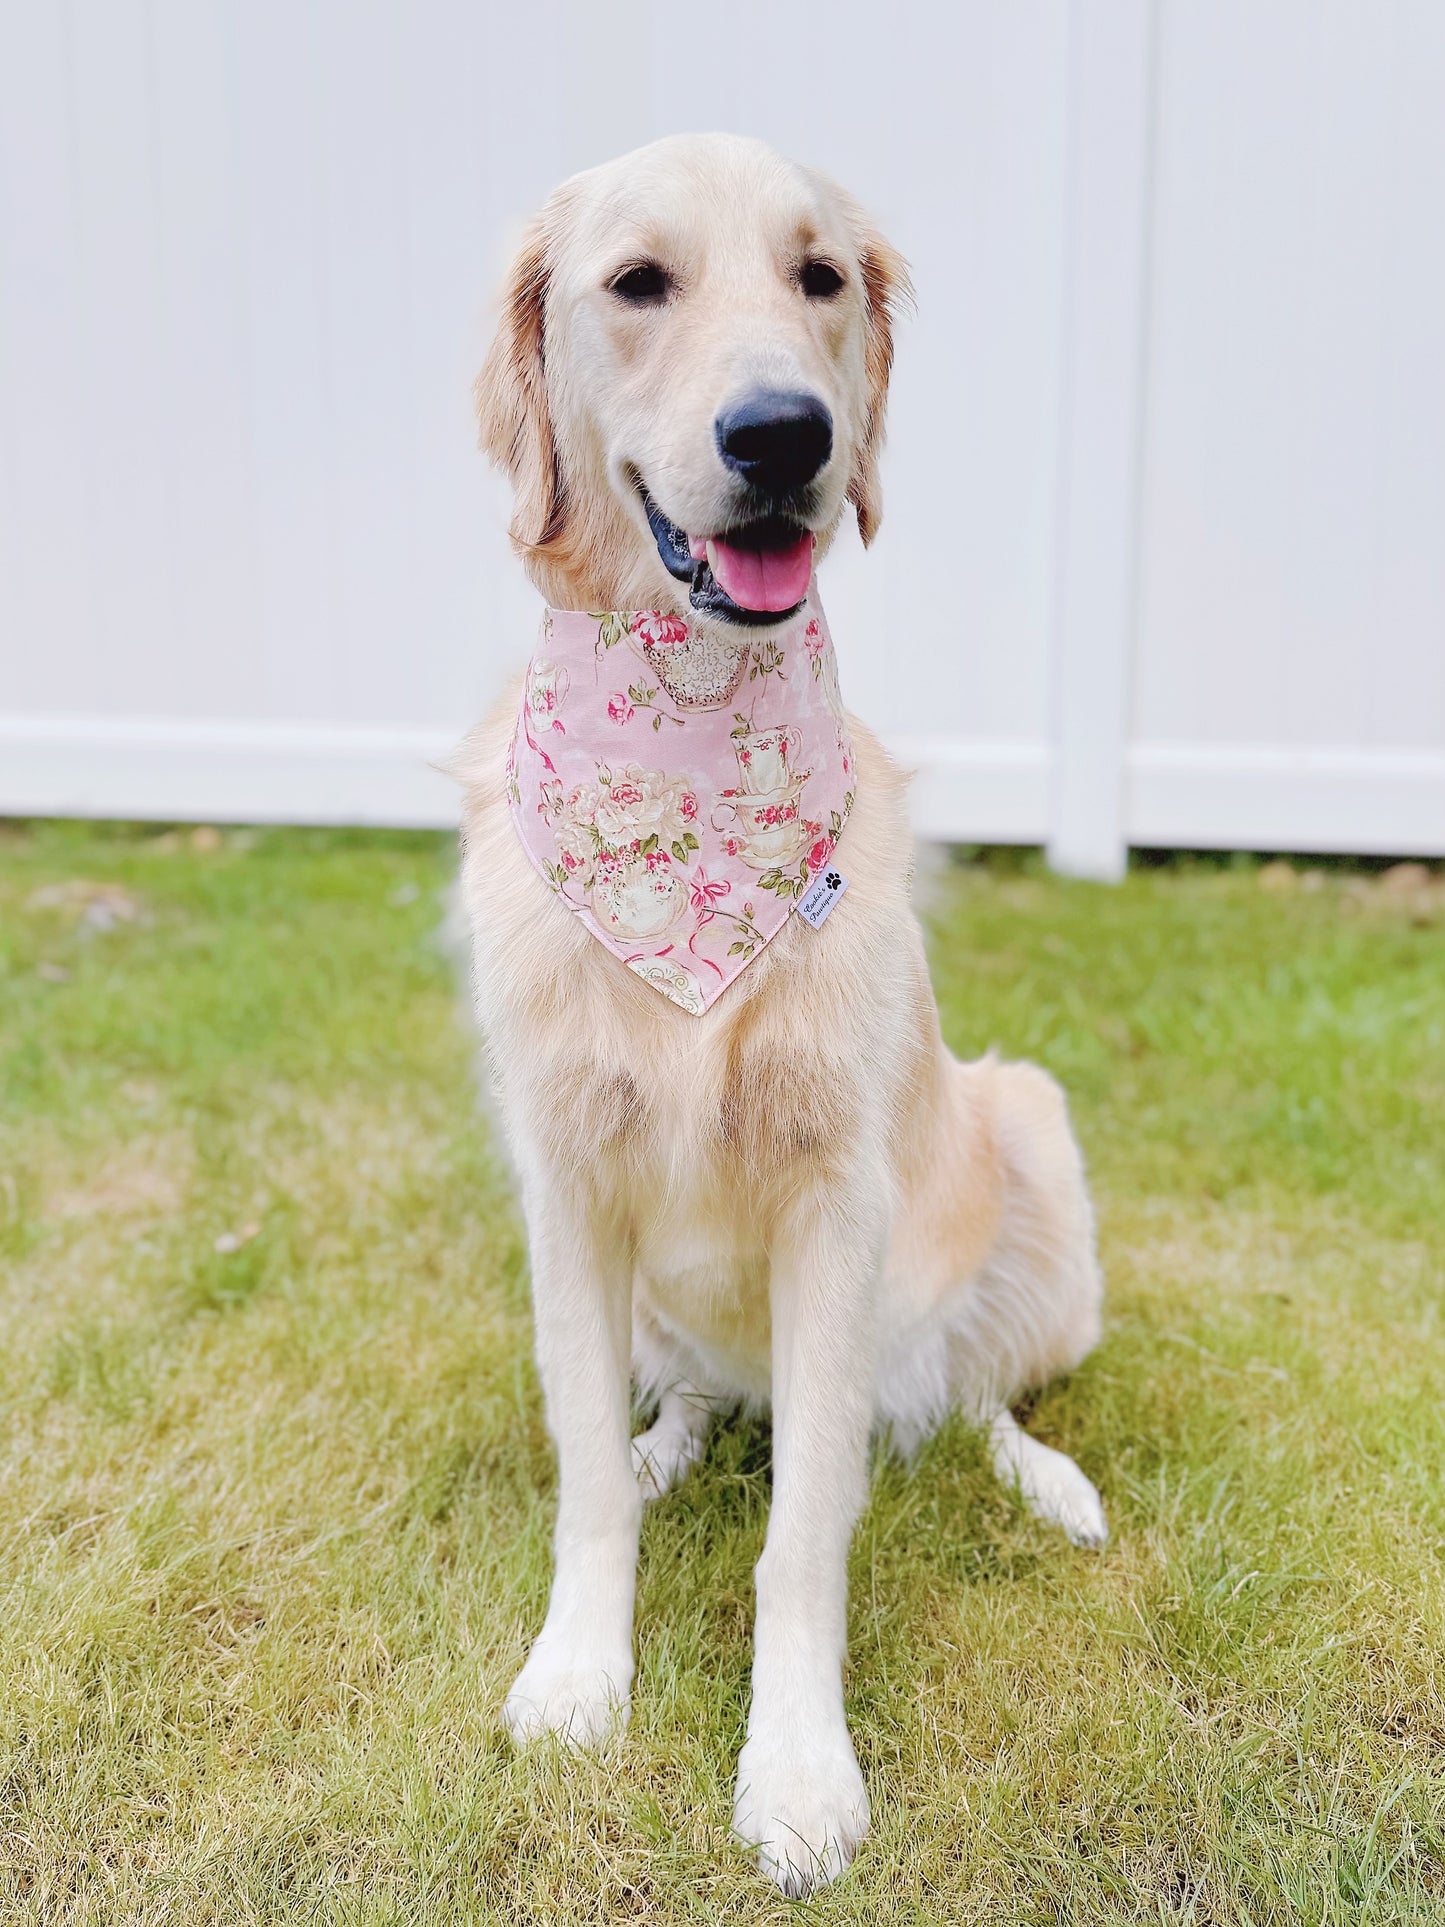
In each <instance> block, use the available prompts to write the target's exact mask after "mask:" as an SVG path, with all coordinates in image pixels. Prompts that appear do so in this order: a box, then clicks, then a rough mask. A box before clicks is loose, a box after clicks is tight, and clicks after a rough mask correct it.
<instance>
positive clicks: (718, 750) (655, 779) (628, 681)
mask: <svg viewBox="0 0 1445 1927" xmlns="http://www.w3.org/2000/svg"><path fill="white" fill-rule="evenodd" d="M506 784H507V798H508V802H509V804H510V806H511V811H512V821H513V823H514V824H515V825H516V829H517V834H518V835H519V836H520V837H521V839H522V846H523V848H524V849H525V850H526V852H527V854H528V856H529V857H530V858H531V860H532V862H533V863H534V864H535V866H536V868H537V869H538V870H539V871H540V872H541V874H542V876H543V877H545V878H546V880H547V882H548V883H549V884H550V885H551V887H552V889H553V890H554V891H555V892H556V893H557V895H558V897H559V898H560V899H561V901H562V902H563V903H564V904H565V905H566V906H567V908H568V909H569V910H571V911H572V912H573V914H574V915H576V916H578V917H580V918H581V920H582V922H583V923H584V924H585V925H586V927H587V929H588V930H590V931H591V933H592V935H593V936H594V937H596V938H597V940H598V941H599V942H600V943H603V944H605V945H606V946H607V948H608V949H609V950H610V951H611V952H612V953H613V955H614V956H615V957H617V958H618V960H619V961H620V962H622V963H624V964H626V965H627V966H628V968H629V969H631V970H633V971H635V972H636V974H637V975H638V976H639V977H641V978H642V980H643V982H644V983H648V984H651V985H652V987H653V988H654V989H655V990H658V991H660V992H661V993H662V994H663V996H665V997H668V998H670V999H671V1001H672V1002H673V1003H675V1004H678V1005H679V1006H680V1007H681V1008H682V1009H683V1010H686V1011H690V1012H691V1013H692V1014H693V1015H694V1016H698V1017H700V1016H701V1015H702V1014H703V1012H704V1011H706V1010H708V1009H709V1008H710V1007H711V1006H712V1005H713V1004H714V1003H715V1002H716V1001H717V999H718V998H719V997H720V996H721V995H722V993H723V991H724V990H726V989H727V987H728V985H729V984H730V983H732V981H733V980H734V978H735V977H736V976H737V975H738V973H739V972H740V971H741V970H742V969H744V967H745V966H746V965H747V964H748V963H750V962H751V960H752V959H753V958H754V957H755V956H757V954H758V952H759V951H760V950H761V949H762V947H763V945H764V944H765V943H767V942H768V940H769V938H771V937H774V936H776V935H777V933H778V931H779V930H781V929H782V927H783V925H784V923H786V921H787V919H788V916H789V915H790V913H791V911H792V909H793V907H794V905H795V904H796V902H797V900H798V898H799V897H801V896H802V894H803V892H804V891H805V890H806V889H807V887H808V884H809V882H810V880H811V879H812V878H813V877H815V876H816V875H817V874H818V872H819V871H820V870H821V869H823V867H824V866H825V865H826V864H828V863H829V862H830V861H831V860H832V855H833V850H834V848H835V846H836V844H837V841H838V838H839V837H840V836H841V835H842V833H843V826H844V824H845V823H846V822H847V820H848V813H849V811H850V810H851V809H852V807H853V795H854V775H853V747H852V744H851V743H850V741H849V739H848V732H847V726H846V723H845V721H844V716H843V708H842V702H841V698H840V696H839V693H838V670H837V662H836V659H835V657H834V654H833V644H832V640H831V638H830V637H829V635H828V628H827V624H826V622H825V621H824V619H823V612H822V609H821V607H820V606H819V603H818V600H817V593H816V590H815V589H810V591H809V594H808V599H807V601H806V602H805V603H804V604H803V606H802V608H801V609H800V610H799V611H798V614H797V615H796V616H795V617H794V618H793V621H792V622H791V623H790V624H789V626H788V628H787V629H786V630H785V631H784V633H783V634H782V636H781V637H780V638H775V639H773V640H770V641H768V642H762V643H755V642H753V641H751V640H750V639H749V637H748V636H747V634H746V632H745V631H744V632H739V633H737V634H733V633H731V632H728V633H724V634H721V635H719V634H718V633H717V632H716V631H706V632H705V631H702V630H701V629H699V628H696V627H694V626H693V625H692V624H691V623H688V622H684V621H683V620H682V619H681V618H680V617H677V616H670V615H664V614H662V613H661V612H659V611H658V610H655V609H644V610H639V611H636V612H631V611H623V610H616V609H609V610H595V611H592V612H590V613H583V612H582V611H579V610H567V609H549V610H548V611H547V612H546V614H545V615H544V617H543V619H542V633H541V637H540V641H539V644H538V652H537V654H536V655H535V656H534V657H533V659H532V661H531V663H530V665H529V666H528V670H527V681H526V687H525V690H524V693H523V697H522V705H521V710H520V713H519V714H518V717H517V729H516V735H515V737H514V739H513V743H512V753H511V756H510V758H509V760H508V765H507V777H506Z"/></svg>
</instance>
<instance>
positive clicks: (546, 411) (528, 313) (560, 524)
mask: <svg viewBox="0 0 1445 1927" xmlns="http://www.w3.org/2000/svg"><path fill="white" fill-rule="evenodd" d="M551 273H552V240H551V233H550V229H549V227H548V224H547V221H546V217H545V215H538V217H537V218H536V220H535V221H534V222H533V223H532V225H531V227H530V228H529V229H528V231H527V234H526V237H525V239H524V241H523V243H522V249H521V252H520V253H519V254H518V256H517V258H516V260H515V261H514V262H513V263H512V266H511V269H510V271H509V272H508V275H507V282H506V286H505V288H504V290H503V293H502V312H501V316H500V318H499V320H498V323H497V333H496V337H495V339H494V340H493V342H492V345H491V347H490V349H489V350H488V351H487V358H486V360H485V361H484V362H483V364H482V372H481V373H480V374H479V375H478V376H477V379H476V384H475V386H474V388H473V390H472V392H473V395H474V397H475V399H476V404H477V424H478V427H479V429H480V431H481V445H482V448H483V449H484V450H485V452H486V453H487V454H488V455H490V456H491V458H492V460H493V461H494V462H495V463H496V464H497V466H498V467H499V468H500V469H502V470H504V471H505V473H506V474H507V475H509V476H510V477H511V481H512V486H513V488H514V489H515V491H516V501H517V506H516V512H515V514H514V515H513V517H512V540H513V542H514V543H515V544H516V545H517V547H518V548H520V549H528V550H533V551H535V550H537V549H544V548H549V547H551V546H552V545H553V544H554V543H556V542H557V541H558V539H559V538H560V537H561V535H562V532H563V530H564V528H565V527H566V522H567V491H566V486H565V484H564V481H563V477H562V470H561V464H560V463H559V461H558V458H557V444H556V438H555V436H554V434H553V431H552V413H551V409H550V408H549V406H548V402H547V368H546V359H545V354H544V324H545V316H546V304H547V287H548V282H549V280H550V279H551Z"/></svg>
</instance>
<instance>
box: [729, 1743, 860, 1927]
mask: <svg viewBox="0 0 1445 1927" xmlns="http://www.w3.org/2000/svg"><path fill="white" fill-rule="evenodd" d="M733 1830H734V1832H735V1833H736V1834H737V1835H738V1837H739V1838H740V1839H741V1840H743V1841H745V1842H746V1843H747V1845H748V1846H750V1847H756V1848H757V1850H758V1866H759V1869H760V1870H761V1871H762V1872H763V1873H765V1874H766V1875H767V1876H768V1878H769V1879H770V1880H772V1881H775V1882H776V1883H777V1885H778V1886H779V1887H780V1888H781V1889H782V1891H783V1892H784V1893H785V1894H786V1895H787V1896H788V1897H789V1899H792V1900H797V1899H801V1898H802V1897H803V1896H804V1895H806V1894H810V1893H815V1892H817V1890H818V1889H819V1888H820V1887H826V1886H828V1885H829V1884H830V1883H831V1882H832V1881H834V1880H836V1879H837V1878H838V1876H839V1874H840V1873H842V1871H843V1869H844V1868H845V1867H846V1866H847V1865H848V1864H849V1862H850V1861H851V1860H852V1858H853V1856H854V1854H855V1853H856V1852H857V1851H858V1848H859V1845H860V1844H861V1842H862V1840H863V1836H864V1835H865V1834H866V1833H867V1831H868V1795H867V1792H866V1791H865V1789H864V1786H863V1775H862V1774H861V1773H860V1772H859V1771H858V1762H857V1759H856V1758H855V1757H854V1753H853V1743H852V1741H851V1740H850V1739H849V1738H848V1729H847V1728H846V1727H845V1726H844V1725H843V1723H842V1721H841V1720H839V1721H838V1722H837V1724H836V1726H830V1727H829V1729H828V1730H827V1731H825V1732H823V1733H814V1734H807V1733H770V1732H761V1733H757V1734H754V1735H753V1736H752V1737H751V1738H750V1739H749V1740H748V1742H747V1744H746V1745H745V1746H744V1748H743V1750H742V1756H741V1758H740V1759H739V1761H738V1791H737V1802H736V1804H735V1806H734V1808H733Z"/></svg>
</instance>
